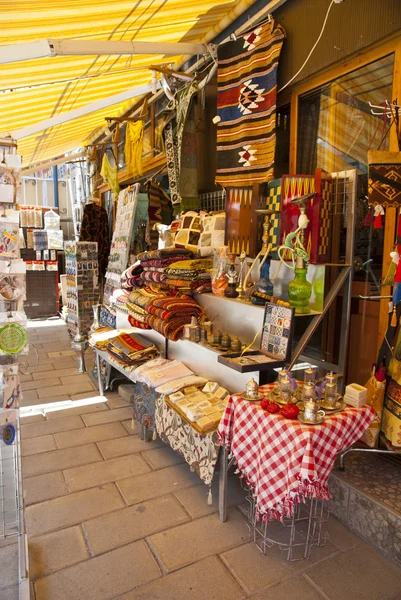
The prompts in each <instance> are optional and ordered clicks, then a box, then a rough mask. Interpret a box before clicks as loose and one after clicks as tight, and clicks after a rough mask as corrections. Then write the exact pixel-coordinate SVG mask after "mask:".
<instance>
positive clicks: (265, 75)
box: [216, 21, 285, 187]
mask: <svg viewBox="0 0 401 600" xmlns="http://www.w3.org/2000/svg"><path fill="white" fill-rule="evenodd" d="M284 38H285V33H284V29H283V28H282V27H281V25H278V26H275V24H274V22H273V21H272V22H271V23H264V24H262V25H259V26H257V27H256V29H254V30H252V31H251V32H248V33H246V34H244V35H242V36H240V37H238V38H237V40H236V41H232V42H227V43H226V44H222V45H221V46H219V49H218V61H219V62H218V77H217V83H218V96H217V109H218V110H217V113H218V116H219V117H220V118H221V121H220V122H219V124H218V126H217V175H216V182H217V183H220V184H221V185H222V186H223V187H227V186H244V185H252V184H254V183H258V182H262V181H269V180H270V179H273V164H274V150H275V145H276V93H277V66H278V59H279V56H280V51H281V47H282V45H283V41H284Z"/></svg>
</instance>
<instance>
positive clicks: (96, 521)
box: [0, 321, 401, 600]
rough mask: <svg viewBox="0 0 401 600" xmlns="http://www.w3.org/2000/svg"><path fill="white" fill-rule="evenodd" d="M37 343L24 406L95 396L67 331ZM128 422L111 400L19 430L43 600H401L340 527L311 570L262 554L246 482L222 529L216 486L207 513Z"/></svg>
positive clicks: (56, 328) (50, 330) (375, 562)
mask: <svg viewBox="0 0 401 600" xmlns="http://www.w3.org/2000/svg"><path fill="white" fill-rule="evenodd" d="M31 342H32V343H34V344H35V345H36V347H37V348H38V352H39V368H38V369H37V370H36V371H35V373H33V374H32V375H26V376H24V383H23V387H24V397H25V399H24V404H25V405H34V404H38V403H43V402H54V401H57V400H65V399H66V398H71V399H72V400H75V399H78V398H82V397H85V396H86V397H90V396H97V395H98V394H97V391H96V390H95V389H94V386H93V384H92V382H91V380H90V378H89V377H88V376H87V375H83V374H82V375H78V374H77V373H76V370H75V358H74V356H73V355H72V354H71V352H70V351H69V348H70V341H69V337H68V334H67V330H66V327H65V325H63V324H62V323H61V322H57V323H54V322H49V321H47V322H45V326H43V327H42V326H41V324H39V323H35V324H34V325H33V327H32V329H31ZM60 353H63V354H62V355H61V356H60ZM29 362H30V363H31V364H33V363H34V362H35V355H34V352H31V354H30V357H29ZM89 364H90V360H89V359H88V366H89ZM131 415H132V410H131V408H130V407H129V406H128V405H127V404H126V403H125V402H124V401H123V400H122V399H121V398H120V397H119V396H118V395H117V394H116V393H112V394H108V395H107V403H99V404H92V405H89V406H80V407H75V408H72V409H68V410H64V411H58V412H53V413H49V414H48V415H47V418H44V417H43V416H41V415H39V416H31V417H27V418H24V419H22V426H21V433H22V454H23V462H22V467H23V477H24V490H25V495H26V526H27V532H28V536H29V554H30V576H31V579H32V581H33V589H34V594H35V596H34V597H35V598H36V600H114V599H115V600H117V599H119V600H145V599H146V600H162V599H163V600H201V599H202V600H203V599H219V600H240V599H242V598H253V599H254V600H273V599H274V600H290V599H292V598H293V597H296V598H297V600H318V599H325V600H348V599H350V600H351V599H352V600H401V571H400V570H398V569H397V568H396V567H394V566H393V565H392V564H391V563H390V562H388V561H386V560H385V559H383V558H382V557H381V556H380V555H379V554H377V553H376V552H375V551H374V550H372V549H371V548H370V547H369V546H368V545H367V544H366V543H364V542H362V541H361V540H360V539H359V538H358V537H356V536H355V535H353V534H352V533H350V532H349V531H348V530H347V529H345V528H344V527H343V526H342V525H341V524H340V523H339V522H338V521H336V520H335V519H334V518H331V519H330V521H329V526H328V529H329V534H330V540H329V541H328V542H327V544H326V546H324V547H322V548H314V549H313V550H312V555H311V559H310V560H309V561H300V562H295V563H287V562H286V561H285V560H284V559H283V556H282V555H281V554H280V550H279V549H277V548H272V549H271V550H269V552H268V554H267V556H263V555H261V554H260V553H259V551H258V550H257V549H256V547H255V546H254V545H253V544H252V543H249V542H248V531H247V526H246V523H245V520H244V518H243V516H242V514H241V513H240V511H239V510H238V505H239V504H241V503H242V502H243V499H244V498H243V492H242V490H241V488H240V486H239V484H238V480H237V478H235V477H233V478H230V493H229V502H230V506H231V508H230V510H229V518H228V521H227V523H225V524H223V523H221V522H220V521H219V519H218V515H217V489H216V487H215V488H214V494H213V500H214V501H213V506H208V505H207V502H206V500H207V488H206V487H205V486H204V485H203V484H201V483H200V480H199V479H198V477H197V476H196V474H194V473H191V472H190V469H189V467H188V466H187V465H186V464H185V463H183V462H182V460H181V459H180V457H179V456H177V455H176V454H175V453H174V452H173V451H171V450H170V449H169V448H167V447H165V446H164V445H163V444H162V443H161V442H160V441H159V440H158V441H156V442H149V443H145V442H144V441H142V440H140V439H139V436H138V431H137V429H136V427H134V429H133V428H132V421H131ZM2 553H4V556H3V554H2ZM6 554H7V548H0V560H2V558H3V560H2V562H1V563H0V565H1V564H4V562H3V561H4V560H6ZM3 597H4V598H6V597H7V598H8V597H9V596H7V595H2V592H1V591H0V600H2V598H3Z"/></svg>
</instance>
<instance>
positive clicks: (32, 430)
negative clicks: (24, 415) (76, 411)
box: [21, 415, 85, 440]
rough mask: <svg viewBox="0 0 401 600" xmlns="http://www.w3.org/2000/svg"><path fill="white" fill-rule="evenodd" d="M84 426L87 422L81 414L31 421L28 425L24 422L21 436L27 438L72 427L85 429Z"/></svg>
mask: <svg viewBox="0 0 401 600" xmlns="http://www.w3.org/2000/svg"><path fill="white" fill-rule="evenodd" d="M84 427H85V424H84V422H83V421H82V419H81V417H80V416H79V415H75V416H72V417H64V418H63V419H54V420H51V421H43V422H41V423H29V424H26V425H25V424H24V423H23V422H22V425H21V438H22V440H26V439H28V438H32V437H38V436H40V435H48V434H50V433H59V432H60V431H71V430H72V429H83V428H84Z"/></svg>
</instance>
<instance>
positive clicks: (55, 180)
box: [53, 165, 59, 208]
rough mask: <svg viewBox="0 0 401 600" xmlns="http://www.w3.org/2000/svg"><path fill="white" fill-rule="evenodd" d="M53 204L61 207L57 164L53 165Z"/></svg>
mask: <svg viewBox="0 0 401 600" xmlns="http://www.w3.org/2000/svg"><path fill="white" fill-rule="evenodd" d="M53 205H54V206H55V208H58V207H59V198H58V171H57V165H53Z"/></svg>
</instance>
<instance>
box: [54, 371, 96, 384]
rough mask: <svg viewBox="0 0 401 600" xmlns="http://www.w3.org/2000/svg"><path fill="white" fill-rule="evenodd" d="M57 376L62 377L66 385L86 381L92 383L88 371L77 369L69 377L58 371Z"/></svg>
mask: <svg viewBox="0 0 401 600" xmlns="http://www.w3.org/2000/svg"><path fill="white" fill-rule="evenodd" d="M57 376H58V377H60V379H61V381H62V383H63V385H66V386H68V385H74V384H75V383H85V382H89V383H92V381H91V379H90V377H89V375H87V374H86V373H77V372H76V371H75V373H74V374H73V375H68V376H67V377H62V376H61V375H59V373H58V372H57Z"/></svg>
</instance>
